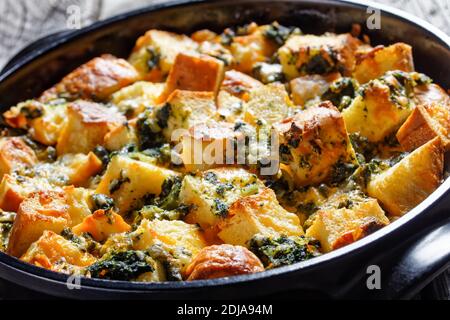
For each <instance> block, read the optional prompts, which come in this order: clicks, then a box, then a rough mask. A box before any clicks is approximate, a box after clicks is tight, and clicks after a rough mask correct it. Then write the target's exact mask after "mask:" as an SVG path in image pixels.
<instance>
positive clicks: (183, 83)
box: [161, 53, 224, 100]
mask: <svg viewBox="0 0 450 320" xmlns="http://www.w3.org/2000/svg"><path fill="white" fill-rule="evenodd" d="M223 68H224V65H223V62H222V61H220V60H218V59H216V58H213V57H210V56H207V55H202V54H187V53H179V54H178V55H177V57H176V58H175V62H174V64H173V67H172V69H171V70H170V73H169V76H168V78H167V81H166V87H165V89H164V93H163V96H162V98H161V99H162V100H164V99H165V98H167V97H168V96H169V95H170V94H171V93H172V92H174V91H175V90H177V89H179V90H188V91H208V92H214V95H217V91H218V90H219V86H220V83H221V82H222V79H223V74H224V70H223Z"/></svg>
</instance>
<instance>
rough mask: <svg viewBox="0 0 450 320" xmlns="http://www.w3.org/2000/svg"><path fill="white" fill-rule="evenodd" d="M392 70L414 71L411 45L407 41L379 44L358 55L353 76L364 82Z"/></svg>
mask: <svg viewBox="0 0 450 320" xmlns="http://www.w3.org/2000/svg"><path fill="white" fill-rule="evenodd" d="M390 70H400V71H405V72H412V71H414V62H413V56H412V48H411V46H409V45H407V44H405V43H396V44H393V45H391V46H389V47H384V46H377V47H375V48H373V49H372V50H371V51H369V52H364V54H361V55H357V56H356V66H355V71H354V72H353V77H354V78H355V79H356V80H358V82H359V83H361V84H363V83H367V82H369V81H370V80H373V79H376V78H378V77H381V76H382V75H383V74H385V73H386V72H387V71H390Z"/></svg>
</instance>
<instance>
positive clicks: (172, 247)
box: [132, 219, 207, 273]
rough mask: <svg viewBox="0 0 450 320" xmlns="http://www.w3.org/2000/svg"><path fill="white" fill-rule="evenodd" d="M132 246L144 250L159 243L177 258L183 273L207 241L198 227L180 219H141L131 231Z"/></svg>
mask: <svg viewBox="0 0 450 320" xmlns="http://www.w3.org/2000/svg"><path fill="white" fill-rule="evenodd" d="M132 236H133V239H134V240H133V248H134V249H135V250H146V249H148V248H149V247H151V246H154V245H160V246H162V247H163V248H164V249H166V250H168V251H169V252H170V253H171V254H172V255H173V257H174V258H175V259H176V260H178V262H179V263H180V265H181V267H182V270H181V272H182V273H184V270H185V268H186V267H187V266H188V265H189V264H190V263H191V261H192V259H193V258H194V257H195V256H196V255H197V254H198V253H199V251H200V250H201V249H203V248H204V247H206V245H207V243H206V242H205V239H204V237H203V233H202V232H201V231H200V228H199V227H198V226H197V225H194V224H188V223H185V222H183V221H180V220H173V221H168V220H152V221H149V220H147V219H144V220H142V222H141V224H140V225H139V227H138V228H137V229H136V230H135V231H133V233H132Z"/></svg>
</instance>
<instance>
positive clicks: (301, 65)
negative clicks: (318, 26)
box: [278, 33, 360, 79]
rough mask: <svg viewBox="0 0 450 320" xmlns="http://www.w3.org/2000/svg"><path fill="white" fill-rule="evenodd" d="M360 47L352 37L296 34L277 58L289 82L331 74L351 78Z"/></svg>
mask: <svg viewBox="0 0 450 320" xmlns="http://www.w3.org/2000/svg"><path fill="white" fill-rule="evenodd" d="M359 44H360V41H359V40H358V39H356V38H354V37H352V36H351V35H350V34H339V35H336V34H331V33H328V34H325V35H323V36H315V35H295V36H291V37H290V38H289V39H288V40H287V41H286V43H285V44H284V46H282V47H281V48H280V49H278V56H279V58H280V63H281V65H282V66H283V72H284V74H285V75H286V77H287V78H288V79H294V78H297V77H299V76H302V75H307V74H326V73H330V72H340V73H342V74H343V75H344V76H351V74H352V71H353V68H354V67H355V52H356V50H357V49H358V46H359Z"/></svg>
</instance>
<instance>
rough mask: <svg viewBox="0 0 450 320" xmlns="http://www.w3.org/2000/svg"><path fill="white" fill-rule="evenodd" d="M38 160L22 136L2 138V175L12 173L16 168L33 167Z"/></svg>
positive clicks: (0, 166) (0, 141) (0, 174)
mask: <svg viewBox="0 0 450 320" xmlns="http://www.w3.org/2000/svg"><path fill="white" fill-rule="evenodd" d="M37 161H38V160H37V158H36V154H35V153H34V151H33V149H31V148H30V147H29V146H27V145H26V144H25V142H24V141H23V139H22V138H19V137H7V138H1V139H0V177H3V176H4V175H5V174H9V173H12V172H13V171H14V170H15V169H23V168H28V167H32V166H33V165H35V164H36V163H37Z"/></svg>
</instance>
